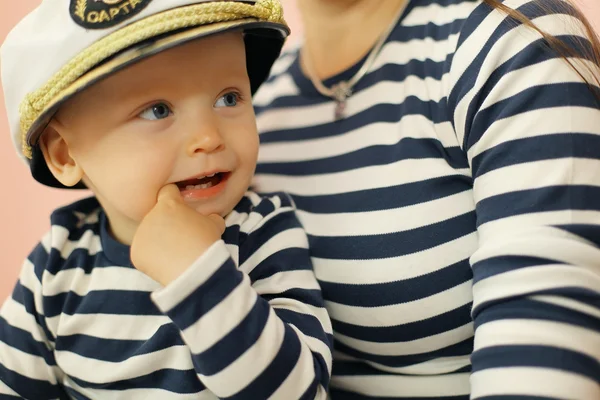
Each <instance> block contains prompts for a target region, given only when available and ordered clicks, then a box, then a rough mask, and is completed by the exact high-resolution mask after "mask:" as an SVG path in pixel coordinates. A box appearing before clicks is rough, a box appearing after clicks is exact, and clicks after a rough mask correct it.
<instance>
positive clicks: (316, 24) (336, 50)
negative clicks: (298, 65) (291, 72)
mask: <svg viewBox="0 0 600 400" xmlns="http://www.w3.org/2000/svg"><path fill="white" fill-rule="evenodd" d="M405 1H409V0H300V1H298V7H299V9H300V14H301V15H302V23H303V24H304V36H305V41H304V47H303V49H302V55H301V57H302V66H303V69H304V72H305V73H306V71H307V68H306V64H304V63H305V62H309V63H310V66H311V68H310V69H311V70H312V71H314V73H315V74H316V75H317V78H318V79H326V78H329V77H331V76H333V75H335V74H338V73H340V72H342V71H344V70H346V69H348V68H349V67H351V66H352V65H354V64H356V63H357V62H358V61H359V60H360V59H361V58H363V57H364V56H365V55H366V54H367V53H368V52H369V50H371V48H372V47H373V46H374V45H375V42H377V39H379V37H380V36H381V34H382V33H383V32H384V31H385V30H386V29H387V28H388V27H389V25H390V24H391V23H392V22H393V19H394V17H395V16H396V14H397V12H398V10H399V9H400V7H401V6H402V5H403V4H404V2H405Z"/></svg>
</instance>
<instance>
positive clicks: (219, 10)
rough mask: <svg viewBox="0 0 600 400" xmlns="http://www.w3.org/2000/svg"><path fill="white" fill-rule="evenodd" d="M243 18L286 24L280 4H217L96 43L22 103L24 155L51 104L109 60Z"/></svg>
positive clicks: (272, 0) (165, 16)
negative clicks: (168, 36) (145, 44)
mask: <svg viewBox="0 0 600 400" xmlns="http://www.w3.org/2000/svg"><path fill="white" fill-rule="evenodd" d="M163 1H166V0H163ZM243 18H257V19H258V20H262V21H267V22H275V23H283V24H285V21H284V19H283V9H282V7H281V3H280V2H279V0H258V1H257V2H256V3H255V4H254V5H251V4H244V3H241V2H235V1H214V2H208V3H201V4H194V5H189V6H182V7H178V8H174V9H172V10H167V11H164V12H161V13H159V14H155V15H152V16H150V17H147V18H144V19H142V20H140V21H137V22H134V23H132V24H130V25H127V26H125V27H123V28H121V29H119V30H118V31H116V32H114V33H112V34H110V35H108V36H106V37H104V38H102V39H100V40H98V41H97V42H95V43H93V44H92V45H91V46H90V47H88V48H86V49H85V50H83V51H82V52H81V53H79V54H78V55H77V56H75V57H74V58H73V59H71V60H70V61H69V62H68V63H67V64H65V65H64V66H63V67H62V68H61V69H60V70H59V71H58V72H57V73H56V74H54V76H52V78H50V80H49V81H48V82H47V83H46V84H45V85H44V86H42V87H41V88H39V89H38V90H36V91H35V92H32V93H29V94H28V95H27V96H26V97H25V99H24V100H23V101H22V102H21V105H20V107H19V114H20V128H21V146H22V151H23V155H25V157H27V158H30V159H31V158H32V150H31V146H30V144H29V143H27V134H28V132H29V130H30V129H31V127H32V126H33V124H34V123H35V121H36V120H37V119H38V118H39V117H40V115H41V113H42V112H43V111H44V110H45V109H46V108H47V107H48V106H49V105H50V104H51V102H52V100H53V99H54V98H55V97H56V96H57V95H58V94H59V93H61V92H62V91H63V90H65V89H67V88H68V87H69V86H70V85H71V84H73V83H74V82H75V81H76V80H77V79H79V78H80V77H81V76H83V75H84V74H85V73H86V72H88V71H89V70H91V69H92V68H93V67H94V66H96V65H97V64H99V63H101V62H102V61H104V60H106V59H107V58H108V57H110V56H112V55H114V54H116V53H118V52H119V51H122V50H125V49H127V48H129V47H131V46H133V45H135V44H137V43H139V42H142V41H144V40H146V39H151V38H153V37H155V36H158V35H161V34H164V33H168V32H171V31H175V30H178V29H182V28H190V27H195V26H201V25H207V24H212V23H218V22H227V21H233V20H238V19H243Z"/></svg>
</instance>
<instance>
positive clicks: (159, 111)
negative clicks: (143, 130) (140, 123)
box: [140, 103, 172, 121]
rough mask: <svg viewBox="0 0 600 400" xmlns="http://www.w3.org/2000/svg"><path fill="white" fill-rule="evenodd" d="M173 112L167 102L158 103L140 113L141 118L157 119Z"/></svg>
mask: <svg viewBox="0 0 600 400" xmlns="http://www.w3.org/2000/svg"><path fill="white" fill-rule="evenodd" d="M171 114H172V111H171V109H170V108H169V106H168V105H166V104H165V103H156V104H153V105H151V106H150V107H148V108H146V109H145V110H144V111H142V112H141V113H140V118H142V119H147V120H150V121H155V120H159V119H165V118H167V117H168V116H170V115H171Z"/></svg>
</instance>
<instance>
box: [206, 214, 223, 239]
mask: <svg viewBox="0 0 600 400" xmlns="http://www.w3.org/2000/svg"><path fill="white" fill-rule="evenodd" d="M208 218H210V220H211V221H212V222H213V223H214V224H215V226H216V227H217V228H219V231H220V232H221V235H222V234H223V232H225V220H224V219H223V217H221V216H220V215H218V214H210V215H209V216H208Z"/></svg>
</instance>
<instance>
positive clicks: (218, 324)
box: [152, 197, 332, 400]
mask: <svg viewBox="0 0 600 400" xmlns="http://www.w3.org/2000/svg"><path fill="white" fill-rule="evenodd" d="M248 220H249V221H253V222H252V224H251V225H252V226H251V227H250V228H249V226H248V224H243V225H242V226H241V228H240V232H239V234H240V237H242V238H243V243H242V245H241V246H240V248H239V268H238V267H237V266H236V263H235V262H234V260H233V259H232V256H231V253H230V252H229V250H228V248H227V245H226V244H225V242H224V241H220V242H217V243H216V244H214V245H213V246H212V247H211V248H210V249H209V250H208V251H207V252H206V253H205V254H203V255H202V256H201V258H200V259H198V260H197V262H196V263H195V264H194V265H192V267H191V268H189V269H188V270H187V271H186V272H185V273H184V274H183V275H182V276H181V277H179V278H178V279H177V280H175V281H174V282H173V283H172V284H170V285H168V286H167V287H165V288H163V289H161V290H160V291H158V292H155V293H153V295H152V298H153V300H154V301H155V303H156V304H157V306H158V307H159V309H161V311H162V312H164V313H165V314H166V315H167V316H169V317H170V318H171V320H172V321H173V323H174V324H175V325H176V326H177V327H178V328H179V329H180V330H181V333H182V337H183V339H184V341H185V342H186V344H187V345H188V347H189V348H190V350H191V352H192V356H193V362H194V367H195V370H196V372H197V374H198V378H199V379H200V381H201V382H202V383H203V385H204V386H206V387H207V388H208V389H210V390H211V391H212V392H213V393H215V394H216V395H217V396H218V397H220V398H234V399H259V398H260V399H263V398H264V399H266V398H271V399H286V400H287V399H315V398H316V399H325V398H326V396H327V395H326V392H327V388H328V385H329V379H330V375H331V362H332V361H331V359H332V356H331V343H332V336H331V332H332V329H331V324H330V321H329V318H328V315H327V312H326V311H325V308H324V305H323V299H322V296H321V292H320V289H319V285H318V283H317V280H316V278H315V276H314V273H313V271H312V265H311V261H310V257H309V253H308V241H307V238H306V234H305V233H304V231H303V229H301V227H300V224H299V222H298V220H297V219H296V217H295V213H294V209H293V207H292V205H291V203H290V201H289V200H287V199H286V198H284V197H274V198H270V199H265V200H263V201H262V202H261V203H260V204H259V205H258V206H257V207H256V208H255V209H254V210H253V211H252V212H251V213H250V214H249V216H248ZM246 230H247V231H246ZM227 234H228V233H227V232H226V235H227Z"/></svg>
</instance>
